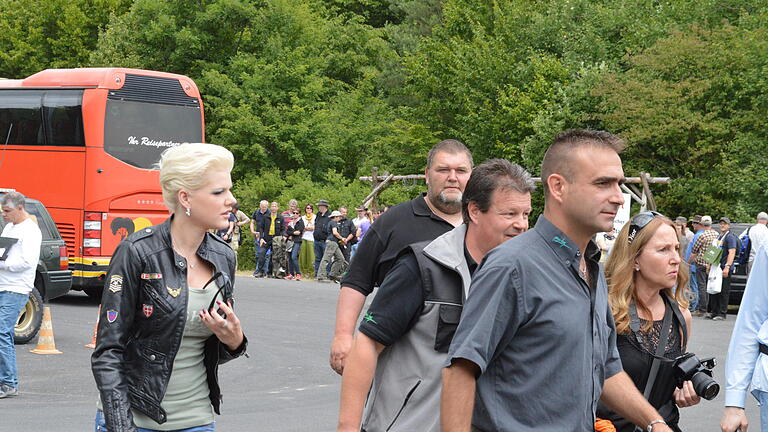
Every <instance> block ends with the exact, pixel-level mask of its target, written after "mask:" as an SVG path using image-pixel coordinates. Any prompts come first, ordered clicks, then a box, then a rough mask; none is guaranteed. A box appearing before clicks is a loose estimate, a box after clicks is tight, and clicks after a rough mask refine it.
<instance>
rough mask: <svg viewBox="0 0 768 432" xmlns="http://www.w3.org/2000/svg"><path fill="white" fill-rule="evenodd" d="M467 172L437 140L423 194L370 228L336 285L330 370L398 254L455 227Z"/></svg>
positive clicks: (447, 144)
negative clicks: (366, 302) (353, 259)
mask: <svg viewBox="0 0 768 432" xmlns="http://www.w3.org/2000/svg"><path fill="white" fill-rule="evenodd" d="M471 173H472V153H471V152H470V151H469V149H468V148H467V147H466V146H465V145H464V144H462V143H461V142H460V141H457V140H452V139H448V140H443V141H440V142H439V143H437V144H435V145H434V146H433V147H432V149H431V150H430V151H429V154H428V155H427V166H426V168H425V169H424V175H425V177H426V182H427V192H426V193H422V194H420V195H419V196H418V197H416V198H414V199H412V200H410V201H406V202H403V203H400V204H398V205H396V206H394V207H392V208H391V209H389V210H387V211H386V212H384V213H382V215H381V216H379V217H378V218H377V219H376V223H374V224H373V225H371V228H370V229H369V230H368V232H367V233H366V235H365V237H364V238H363V241H362V242H361V243H360V247H359V248H358V250H357V253H356V254H355V261H354V262H353V263H352V265H351V267H350V268H349V271H348V272H347V274H346V275H345V276H344V280H343V281H342V283H341V291H340V292H339V301H338V304H337V306H336V327H335V329H334V336H333V342H332V343H331V355H330V364H331V368H332V369H333V370H334V371H336V372H337V373H339V374H341V373H342V370H343V369H344V359H345V358H346V356H347V353H348V352H349V350H350V349H351V348H352V340H353V335H354V332H355V324H356V323H357V319H358V317H359V316H360V311H361V310H362V309H363V305H364V304H365V297H366V296H367V295H368V294H370V293H371V292H373V288H374V287H375V286H378V285H380V284H381V283H382V281H383V280H384V277H385V276H386V275H387V272H389V269H390V268H391V267H392V265H393V264H394V262H395V259H396V258H397V256H398V254H399V253H400V251H402V250H403V248H405V247H406V246H408V245H409V244H411V243H414V242H418V241H424V240H434V239H436V238H437V237H439V236H440V235H442V234H445V233H446V232H448V231H450V230H452V229H453V228H455V227H457V226H459V225H461V223H462V217H461V197H462V194H463V192H464V187H465V186H466V184H467V180H469V175H470V174H471Z"/></svg>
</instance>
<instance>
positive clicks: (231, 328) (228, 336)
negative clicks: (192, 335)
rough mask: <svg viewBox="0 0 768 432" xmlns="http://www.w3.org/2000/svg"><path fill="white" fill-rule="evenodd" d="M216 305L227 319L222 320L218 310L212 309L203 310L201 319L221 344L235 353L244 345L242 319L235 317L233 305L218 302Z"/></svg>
mask: <svg viewBox="0 0 768 432" xmlns="http://www.w3.org/2000/svg"><path fill="white" fill-rule="evenodd" d="M216 304H217V305H218V306H219V307H220V308H221V311H222V312H224V314H225V316H226V318H222V317H221V315H219V312H218V311H217V310H216V308H211V310H210V311H208V310H206V309H203V310H201V311H200V319H202V320H203V324H205V326H206V327H208V328H209V329H211V331H212V332H213V334H215V335H216V337H217V338H219V340H220V341H221V343H223V344H224V345H226V346H227V348H229V350H230V351H234V350H236V349H237V348H239V347H240V345H241V344H242V343H243V329H241V328H240V319H238V318H237V315H235V311H234V310H233V309H232V306H231V304H227V303H222V302H220V301H218V300H217V301H216Z"/></svg>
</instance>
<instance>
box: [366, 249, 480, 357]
mask: <svg viewBox="0 0 768 432" xmlns="http://www.w3.org/2000/svg"><path fill="white" fill-rule="evenodd" d="M464 257H465V259H466V260H467V264H468V266H469V274H470V276H471V275H473V274H474V272H475V269H477V263H476V262H475V260H473V259H472V257H471V256H470V255H469V252H467V247H466V245H465V246H464ZM425 296H426V290H425V287H424V282H423V280H422V279H421V271H420V270H419V263H418V261H416V256H415V255H414V253H413V251H412V250H408V252H404V253H403V255H402V256H401V257H400V258H398V259H397V261H395V264H394V265H393V266H392V269H391V271H390V272H389V273H387V283H386V284H383V285H382V286H381V287H380V288H379V290H378V291H377V292H376V298H374V299H373V302H372V303H371V306H370V307H369V308H368V312H366V314H365V315H364V316H363V320H362V321H361V322H360V332H361V333H363V334H365V335H366V336H368V337H369V338H371V339H373V340H375V341H376V342H378V343H380V344H382V345H384V346H389V345H392V344H393V343H395V342H396V341H397V340H398V339H400V338H401V337H402V336H403V335H404V334H406V333H408V332H409V331H410V330H411V328H412V327H413V326H414V325H415V324H416V322H417V321H418V320H419V317H420V316H421V311H422V309H423V308H424V299H425ZM372 321H373V322H372Z"/></svg>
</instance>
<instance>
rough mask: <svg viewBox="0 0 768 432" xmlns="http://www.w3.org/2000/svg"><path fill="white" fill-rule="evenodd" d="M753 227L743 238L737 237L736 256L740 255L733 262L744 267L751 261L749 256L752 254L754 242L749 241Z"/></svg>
mask: <svg viewBox="0 0 768 432" xmlns="http://www.w3.org/2000/svg"><path fill="white" fill-rule="evenodd" d="M750 229H752V227H749V228H747V232H746V233H744V235H743V236H741V237H736V242H737V243H736V254H737V255H738V256H737V257H736V258H735V259H734V260H733V261H734V262H736V263H737V264H739V265H744V264H746V263H747V261H749V255H750V254H751V253H752V241H751V240H750V239H749V230H750Z"/></svg>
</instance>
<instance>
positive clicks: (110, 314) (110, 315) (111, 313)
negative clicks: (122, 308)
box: [107, 309, 117, 323]
mask: <svg viewBox="0 0 768 432" xmlns="http://www.w3.org/2000/svg"><path fill="white" fill-rule="evenodd" d="M116 320H117V311H116V310H113V309H110V310H108V311H107V321H109V322H110V323H113V322H115V321H116Z"/></svg>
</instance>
